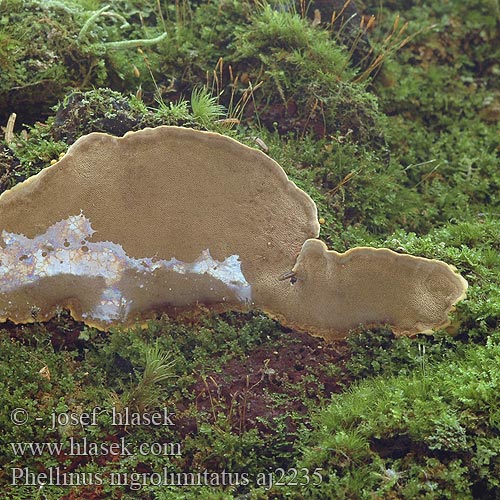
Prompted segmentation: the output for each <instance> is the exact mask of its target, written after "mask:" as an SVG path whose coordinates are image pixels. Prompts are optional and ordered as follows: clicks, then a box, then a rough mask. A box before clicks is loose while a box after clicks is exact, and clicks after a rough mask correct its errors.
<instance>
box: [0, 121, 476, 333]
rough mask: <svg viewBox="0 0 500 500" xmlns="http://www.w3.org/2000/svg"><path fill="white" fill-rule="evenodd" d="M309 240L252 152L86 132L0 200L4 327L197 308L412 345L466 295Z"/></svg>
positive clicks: (163, 135)
mask: <svg viewBox="0 0 500 500" xmlns="http://www.w3.org/2000/svg"><path fill="white" fill-rule="evenodd" d="M318 233H319V222H318V219H317V211H316V206H315V204H314V203H313V201H312V200H311V198H309V196H308V195H307V194H306V193H304V192H303V191H301V190H300V189H298V188H297V186H295V184H293V183H292V182H291V181H289V180H288V178H287V176H286V175H285V172H284V171H283V169H282V168H281V167H280V166H279V165H278V164H277V163H276V162H274V161H273V160H271V159H270V158H269V157H268V156H266V155H265V154H264V153H262V152H260V151H257V150H255V149H252V148H248V147H246V146H244V145H242V144H240V143H238V142H236V141H234V140H232V139H230V138H228V137H224V136H221V135H219V134H214V133H209V132H199V131H195V130H191V129H184V128H178V127H158V128H156V129H145V130H142V131H140V132H131V133H128V134H126V135H125V136H124V137H122V138H116V137H112V136H109V135H107V134H101V133H93V134H90V135H88V136H85V137H82V138H81V139H79V140H78V141H77V142H76V143H75V144H74V145H73V146H71V148H70V149H69V150H68V152H67V153H66V155H64V157H63V158H62V159H61V160H60V161H58V162H57V163H55V164H54V165H52V166H50V167H47V168H46V169H45V170H43V171H42V172H40V173H39V174H38V175H36V176H34V177H32V178H30V179H28V180H27V181H25V182H24V183H22V184H19V185H17V186H16V187H14V188H13V189H11V190H10V191H6V192H5V193H3V194H2V195H1V196H0V321H6V320H7V319H10V320H12V321H15V322H18V323H26V322H31V321H38V320H47V319H49V318H50V317H52V316H53V315H54V314H56V313H57V311H60V310H61V309H62V308H67V309H69V310H70V311H71V314H72V315H73V316H74V317H75V319H78V320H83V321H84V322H85V323H87V324H89V325H91V326H96V327H98V328H102V329H108V328H109V327H110V326H112V325H115V324H122V325H129V324H132V323H135V322H138V321H139V322H142V321H144V320H145V319H148V318H151V317H153V316H154V315H155V314H156V313H159V312H162V311H166V312H168V313H169V314H174V315H175V314H177V313H179V312H183V311H186V310H193V309H196V308H197V307H198V306H200V305H204V306H210V307H215V308H217V309H220V308H226V309H231V308H236V309H250V308H260V309H263V310H264V311H267V312H268V313H270V314H271V315H274V316H276V317H278V318H280V319H281V320H282V321H283V322H284V323H286V324H289V325H291V326H293V327H294V328H297V329H301V330H306V331H310V332H311V333H314V334H318V335H321V336H324V337H325V338H328V339H337V338H342V337H344V336H345V335H346V334H347V333H348V331H349V330H350V329H352V328H355V327H357V326H358V325H360V324H364V325H366V326H369V325H374V324H381V323H388V324H390V325H392V327H393V328H394V331H395V332H396V333H397V334H408V335H412V334H415V333H417V332H421V331H426V330H429V329H432V328H438V327H442V326H444V325H446V324H447V322H448V313H449V312H450V310H451V309H452V307H453V305H454V304H455V303H456V302H458V301H459V300H460V299H462V298H463V297H464V295H465V290H466V288H467V283H466V281H465V280H464V279H463V278H462V277H460V276H459V275H458V274H456V273H455V272H454V270H453V269H452V268H451V267H450V266H448V265H447V264H445V263H443V262H439V261H435V260H428V259H423V258H419V257H412V256H407V255H399V254H396V253H394V252H392V251H390V250H386V249H380V250H376V249H370V248H355V249H352V250H350V251H348V252H346V253H345V254H339V253H336V252H330V251H328V250H327V249H326V246H325V245H324V244H323V243H322V242H320V241H319V240H316V239H315V238H316V237H317V236H318ZM284 278H285V279H284Z"/></svg>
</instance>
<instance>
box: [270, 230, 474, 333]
mask: <svg viewBox="0 0 500 500" xmlns="http://www.w3.org/2000/svg"><path fill="white" fill-rule="evenodd" d="M293 272H294V278H293V284H292V283H288V288H289V289H292V290H293V291H292V293H291V294H288V295H287V300H286V302H285V301H281V300H280V299H279V295H277V296H276V298H275V301H274V302H273V303H269V304H268V308H269V310H270V312H272V313H274V314H276V315H277V316H279V317H280V318H281V319H282V320H283V321H284V322H285V323H287V324H289V325H290V326H293V327H295V328H298V329H302V330H303V329H306V330H308V331H310V332H311V333H314V334H317V335H320V336H322V337H324V338H326V339H330V340H335V339H341V338H344V337H345V336H346V335H347V333H348V332H349V330H351V329H354V328H357V327H358V326H360V325H364V326H373V325H380V324H388V325H390V326H391V327H392V329H393V331H394V332H395V334H396V335H415V334H416V333H419V332H428V331H429V330H432V329H435V328H441V327H444V326H446V325H448V324H449V318H448V314H449V313H450V311H451V310H452V308H453V306H454V304H456V303H457V302H458V301H460V300H462V299H463V298H464V297H465V292H466V290H467V282H466V281H465V279H464V278H462V276H460V275H459V274H457V273H456V272H455V270H454V268H453V267H451V266H449V265H448V264H445V263H444V262H441V261H438V260H430V259H425V258H422V257H414V256H412V255H403V254H398V253H396V252H393V251H392V250H388V249H385V248H380V249H375V248H367V247H358V248H353V249H351V250H348V251H347V252H345V253H338V252H335V251H329V250H328V249H327V247H326V245H325V244H324V243H323V242H321V241H319V240H316V239H311V240H308V241H306V242H305V243H304V246H303V248H302V251H301V252H300V255H299V257H298V259H297V263H296V265H295V267H294V268H293Z"/></svg>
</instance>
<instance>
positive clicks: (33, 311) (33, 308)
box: [30, 306, 41, 320]
mask: <svg viewBox="0 0 500 500" xmlns="http://www.w3.org/2000/svg"><path fill="white" fill-rule="evenodd" d="M40 311H41V309H40V308H39V307H37V306H31V311H30V313H31V317H32V318H33V319H34V320H36V319H37V318H38V314H39V313H40Z"/></svg>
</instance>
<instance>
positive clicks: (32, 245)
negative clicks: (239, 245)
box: [0, 214, 251, 327]
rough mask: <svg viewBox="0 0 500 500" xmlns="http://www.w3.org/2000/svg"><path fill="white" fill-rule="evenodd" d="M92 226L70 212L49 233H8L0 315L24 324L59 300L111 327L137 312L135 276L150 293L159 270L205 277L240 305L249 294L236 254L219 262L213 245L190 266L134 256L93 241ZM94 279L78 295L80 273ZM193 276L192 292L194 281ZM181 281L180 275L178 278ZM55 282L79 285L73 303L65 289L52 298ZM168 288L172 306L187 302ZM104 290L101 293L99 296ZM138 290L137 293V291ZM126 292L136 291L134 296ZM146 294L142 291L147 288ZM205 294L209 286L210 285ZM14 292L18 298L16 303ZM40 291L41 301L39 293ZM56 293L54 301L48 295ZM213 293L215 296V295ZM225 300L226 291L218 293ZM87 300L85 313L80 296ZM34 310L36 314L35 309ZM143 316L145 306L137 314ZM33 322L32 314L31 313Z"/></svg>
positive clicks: (0, 252)
mask: <svg viewBox="0 0 500 500" xmlns="http://www.w3.org/2000/svg"><path fill="white" fill-rule="evenodd" d="M93 233H94V230H93V229H92V227H91V225H90V221H89V220H88V219H87V218H86V217H85V216H84V215H83V214H80V215H76V216H75V215H72V216H70V217H68V219H66V220H63V221H59V222H56V223H55V224H54V225H52V226H50V227H49V228H48V229H47V231H46V232H45V233H44V234H41V235H39V236H35V238H33V239H29V238H27V237H26V236H23V235H21V234H14V233H8V232H7V231H5V230H4V231H3V232H2V240H3V243H4V245H5V247H4V248H0V290H2V294H1V298H0V315H2V316H3V317H5V316H9V317H11V319H13V320H14V321H24V320H25V318H26V317H27V315H29V314H31V315H32V317H33V316H35V317H37V318H38V315H39V314H40V313H41V312H42V314H43V316H44V317H48V316H51V315H53V314H54V313H55V311H56V309H57V304H61V303H62V304H65V303H66V304H67V306H68V307H69V306H72V307H73V314H74V315H75V316H76V317H78V318H79V319H83V320H84V321H85V322H87V323H89V324H93V325H97V326H100V327H106V326H108V325H109V324H111V323H113V322H120V321H124V320H125V319H126V318H127V317H128V316H129V315H130V313H131V311H133V310H134V309H135V307H134V303H135V301H134V300H133V298H132V297H133V293H134V290H131V287H130V280H131V278H132V276H135V277H136V279H135V281H136V285H137V288H138V289H139V290H141V292H142V290H143V289H144V288H146V290H144V292H143V293H144V294H148V291H147V288H148V287H149V286H150V284H151V283H152V282H153V281H154V280H155V279H156V280H157V279H158V276H156V277H155V275H159V274H160V273H163V274H165V276H169V275H170V279H169V280H168V282H170V283H172V282H173V281H174V279H175V278H174V276H175V275H182V276H186V277H189V275H193V277H194V278H196V279H197V280H198V281H199V279H200V276H205V280H204V281H205V282H206V284H207V286H208V285H209V284H211V282H212V281H213V282H214V283H212V284H211V286H208V291H209V292H212V293H208V294H207V296H215V294H216V293H217V292H216V290H219V289H220V291H222V292H223V293H224V294H226V295H228V296H231V297H234V298H235V299H236V300H240V301H242V302H246V301H249V300H250V298H251V286H250V285H249V284H248V283H247V281H246V280H245V277H244V276H243V274H242V273H241V263H240V262H239V260H238V256H237V255H231V256H229V257H228V258H227V259H225V260H224V261H223V262H219V261H217V260H214V259H213V258H212V256H211V255H210V251H209V250H208V249H206V250H203V251H202V252H201V255H200V256H199V257H198V258H197V259H196V260H195V261H194V262H192V263H185V262H182V261H180V260H177V259H176V258H172V259H170V260H162V259H151V258H144V259H134V258H132V257H129V256H128V255H127V254H126V253H125V251H124V250H123V248H122V246H121V245H119V244H117V243H112V242H109V241H105V242H95V243H94V242H90V241H87V240H88V239H89V238H91V237H92V234H93ZM79 277H82V278H84V279H85V280H87V282H88V283H91V282H92V280H93V281H94V286H95V288H94V290H93V291H92V292H91V293H90V295H88V291H87V290H85V294H86V295H87V297H86V298H79V297H78V295H79V290H78V286H79V283H78V278H79ZM193 277H192V278H191V282H192V283H193V289H194V288H195V286H194V284H195V279H193ZM176 278H177V280H178V279H179V278H180V276H176ZM55 279H57V280H68V279H69V280H72V281H73V283H74V290H73V291H72V292H70V293H71V296H72V297H75V298H76V297H78V301H77V302H76V301H75V298H73V300H71V299H70V298H69V297H67V296H66V295H67V292H68V290H67V289H63V292H64V293H62V294H59V296H58V297H57V300H54V299H55V297H54V290H53V289H52V290H51V289H50V288H53V287H54V282H55ZM168 288H169V289H168V290H165V291H164V293H165V297H169V299H168V302H169V304H170V305H180V306H182V305H185V304H183V303H182V301H179V300H176V298H175V293H172V291H173V290H172V287H168ZM98 290H100V293H98ZM137 291H138V290H136V292H137ZM127 292H128V293H131V294H132V295H130V296H128V295H127ZM141 292H140V293H141ZM205 292H206V290H205ZM11 295H14V296H15V297H16V300H15V304H14V302H13V300H9V297H10V299H12V297H11ZM34 295H36V299H35V298H34ZM46 297H50V298H51V300H49V301H47V300H44V299H45V298H46ZM202 298H203V297H202V290H201V289H200V286H199V284H198V290H197V293H196V297H195V298H194V300H201V299H202ZM212 298H213V297H212ZM218 299H219V301H224V300H225V297H224V295H220V296H219V297H218ZM83 300H85V302H86V303H87V304H88V306H87V308H86V310H82V307H81V304H82V301H83ZM34 312H36V315H35V314H34ZM134 312H135V313H137V314H140V311H137V310H136V311H134ZM33 319H34V318H33Z"/></svg>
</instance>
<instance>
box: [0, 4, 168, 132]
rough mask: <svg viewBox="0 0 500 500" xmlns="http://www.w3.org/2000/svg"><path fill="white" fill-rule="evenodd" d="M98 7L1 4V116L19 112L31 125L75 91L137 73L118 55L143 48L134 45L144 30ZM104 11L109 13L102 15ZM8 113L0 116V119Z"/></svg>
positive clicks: (89, 5)
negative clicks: (137, 28)
mask: <svg viewBox="0 0 500 500" xmlns="http://www.w3.org/2000/svg"><path fill="white" fill-rule="evenodd" d="M98 7H99V2H97V1H89V2H78V3H77V2H71V1H67V2H60V1H44V2H41V1H37V0H30V1H28V2H21V1H16V0H9V1H8V2H3V3H2V4H0V26H2V33H1V34H0V63H1V66H2V72H1V73H0V109H2V110H3V111H2V112H3V113H7V115H8V113H11V112H16V113H18V115H19V120H20V121H23V122H31V121H34V119H36V118H38V119H39V117H40V115H42V116H46V115H47V114H48V113H49V110H50V107H51V106H53V105H54V104H55V103H56V102H57V100H58V99H61V98H62V97H63V96H64V95H65V94H66V93H67V92H68V90H69V89H71V88H84V89H85V88H89V87H91V86H103V85H106V83H108V82H111V81H113V82H115V83H116V82H117V81H120V80H122V81H123V80H124V78H122V76H123V75H124V74H132V75H133V65H131V62H130V57H129V58H128V59H126V58H121V59H120V57H115V56H116V51H117V50H122V49H126V50H127V49H130V48H132V49H135V47H137V46H138V45H140V44H138V43H132V42H133V41H134V39H136V38H139V39H143V38H145V35H144V32H142V33H141V30H140V29H139V30H136V29H135V28H133V27H132V25H130V24H128V23H127V22H126V20H125V19H124V18H123V16H121V15H120V14H119V13H117V12H113V11H109V9H107V8H102V9H99V8H98ZM106 13H107V14H110V15H108V16H105V15H101V14H106ZM106 20H107V21H106ZM117 20H119V21H120V23H121V25H118V23H117V22H116V21H117ZM148 34H149V32H148ZM156 34H158V30H157V31H156ZM149 38H151V37H149ZM153 38H154V37H153ZM124 39H125V40H124ZM131 39H132V40H131ZM119 42H125V43H123V44H122V45H120V44H119ZM148 43H149V42H148V41H144V42H143V44H142V45H147V44H148ZM127 44H128V45H127ZM129 52H130V50H129ZM132 52H133V50H132ZM136 57H137V55H136ZM138 57H139V58H140V59H141V60H142V59H143V58H142V57H141V56H138ZM126 68H127V69H126ZM7 115H0V121H2V122H4V121H5V120H6V116H7Z"/></svg>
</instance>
